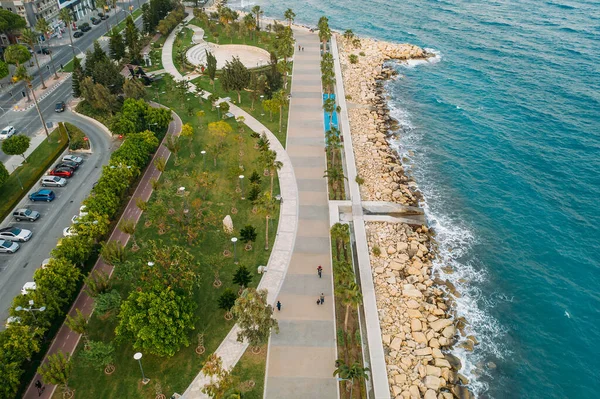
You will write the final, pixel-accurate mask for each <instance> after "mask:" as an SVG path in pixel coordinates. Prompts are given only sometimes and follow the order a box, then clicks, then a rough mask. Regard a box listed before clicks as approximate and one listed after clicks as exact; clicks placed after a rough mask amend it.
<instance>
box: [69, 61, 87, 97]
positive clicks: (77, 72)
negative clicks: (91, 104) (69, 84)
mask: <svg viewBox="0 0 600 399" xmlns="http://www.w3.org/2000/svg"><path fill="white" fill-rule="evenodd" d="M83 78H84V75H83V68H82V67H81V61H80V60H79V58H77V57H73V75H72V77H71V79H73V96H74V97H81V80H82V79H83Z"/></svg>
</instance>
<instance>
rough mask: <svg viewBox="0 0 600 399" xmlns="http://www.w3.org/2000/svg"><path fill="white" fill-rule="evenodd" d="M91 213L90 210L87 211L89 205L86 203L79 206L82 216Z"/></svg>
mask: <svg viewBox="0 0 600 399" xmlns="http://www.w3.org/2000/svg"><path fill="white" fill-rule="evenodd" d="M88 214H89V212H88V211H87V206H86V205H81V206H80V207H79V216H80V217H84V216H87V215H88Z"/></svg>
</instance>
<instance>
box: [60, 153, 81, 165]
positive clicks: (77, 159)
mask: <svg viewBox="0 0 600 399" xmlns="http://www.w3.org/2000/svg"><path fill="white" fill-rule="evenodd" d="M62 160H63V162H64V161H69V162H75V163H76V164H78V165H81V164H82V163H83V158H81V157H78V156H76V155H65V156H64V157H63V159H62Z"/></svg>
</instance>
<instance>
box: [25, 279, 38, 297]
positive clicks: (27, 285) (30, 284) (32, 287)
mask: <svg viewBox="0 0 600 399" xmlns="http://www.w3.org/2000/svg"><path fill="white" fill-rule="evenodd" d="M36 289H37V284H36V283H35V282H34V281H28V282H26V283H25V285H23V288H21V294H22V295H27V294H28V293H29V291H35V290H36Z"/></svg>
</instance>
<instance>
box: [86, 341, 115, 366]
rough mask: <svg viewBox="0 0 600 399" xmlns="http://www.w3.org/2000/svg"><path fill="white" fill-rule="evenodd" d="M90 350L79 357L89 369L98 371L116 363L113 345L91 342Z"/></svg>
mask: <svg viewBox="0 0 600 399" xmlns="http://www.w3.org/2000/svg"><path fill="white" fill-rule="evenodd" d="M87 345H88V347H89V348H88V350H85V351H81V352H79V356H81V359H82V360H83V362H84V363H85V364H86V366H88V367H92V368H94V369H96V370H98V371H102V370H104V368H105V367H108V366H112V365H113V363H114V361H115V347H114V346H113V345H112V344H111V343H105V342H102V341H89V342H88V343H87Z"/></svg>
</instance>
